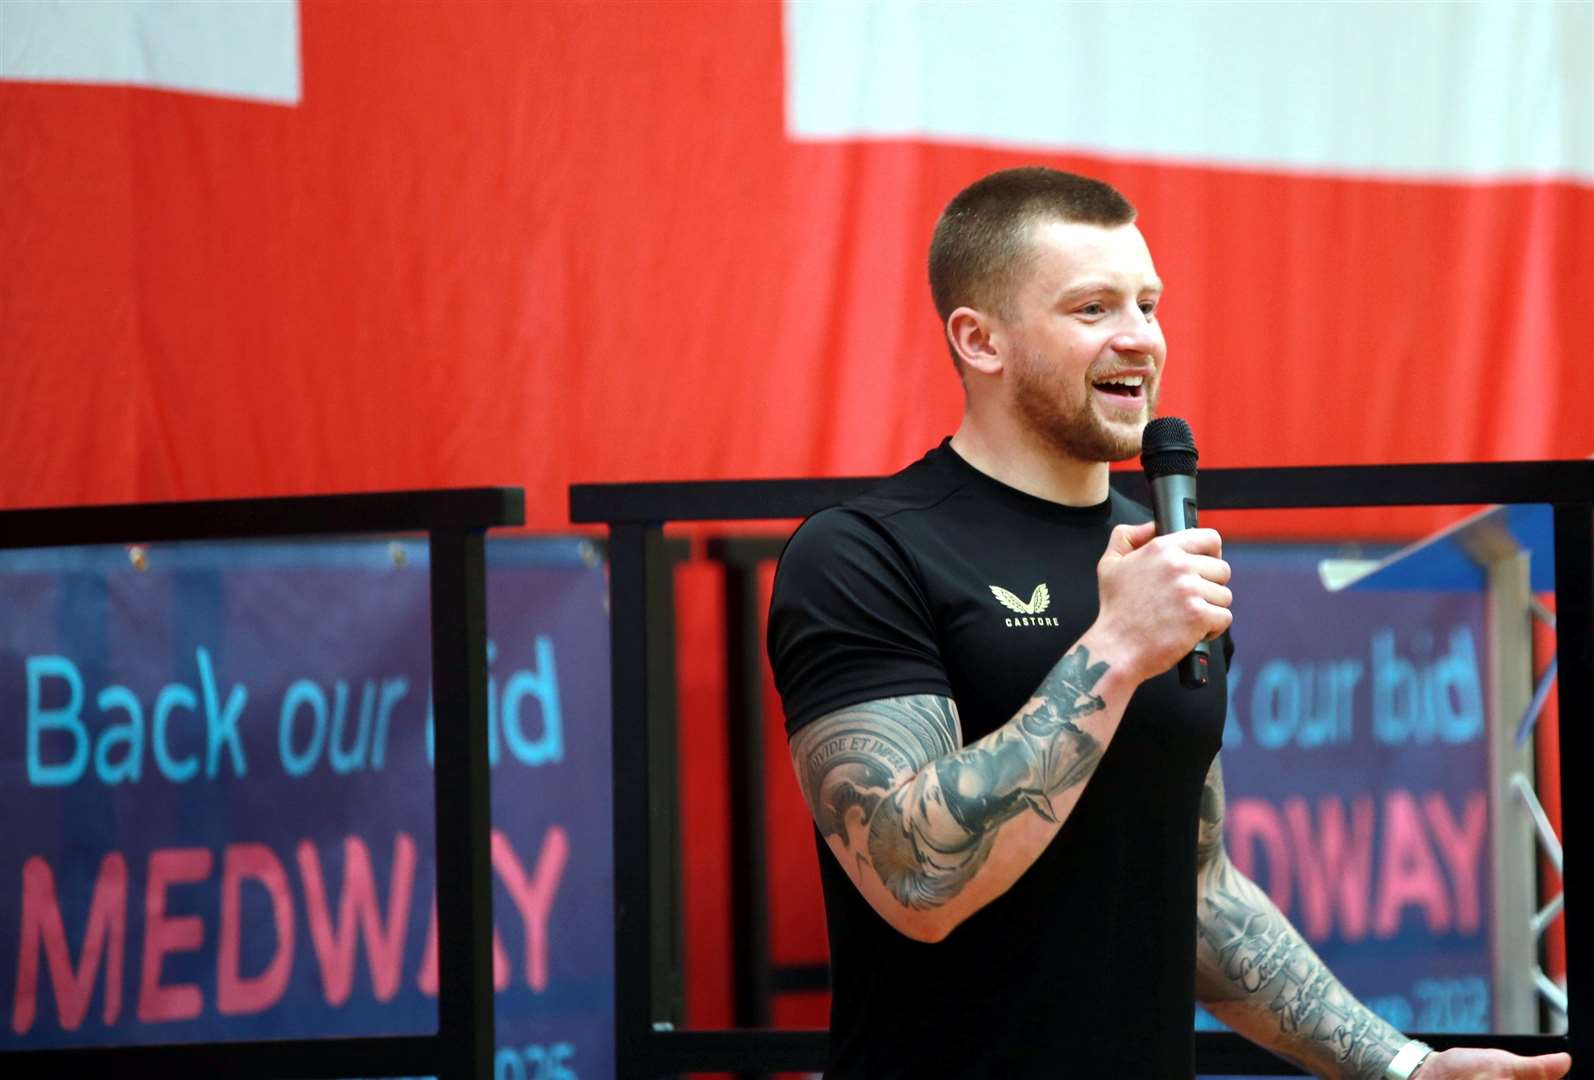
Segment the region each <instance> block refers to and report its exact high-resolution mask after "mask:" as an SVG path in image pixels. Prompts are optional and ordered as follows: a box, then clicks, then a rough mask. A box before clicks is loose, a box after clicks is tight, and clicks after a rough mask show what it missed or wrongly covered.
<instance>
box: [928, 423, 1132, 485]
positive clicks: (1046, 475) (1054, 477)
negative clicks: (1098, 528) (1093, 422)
mask: <svg viewBox="0 0 1594 1080" xmlns="http://www.w3.org/2000/svg"><path fill="white" fill-rule="evenodd" d="M952 449H953V450H956V451H957V454H958V456H959V457H961V458H962V459H963V460H964V461H966V462H968V463H969V464H970V465H972V466H973V467H974V468H976V469H978V470H979V471H980V472H982V473H984V474H985V475H986V476H989V477H990V478H991V479H993V480H999V481H1001V482H1002V483H1004V484H1006V485H1007V486H1008V487H1010V488H1017V489H1018V490H1019V491H1022V492H1024V493H1025V494H1027V495H1034V496H1036V497H1037V498H1041V499H1046V500H1047V501H1048V502H1054V503H1061V504H1063V505H1064V506H1095V505H1096V504H1097V503H1099V502H1101V501H1102V500H1104V499H1105V498H1107V493H1108V484H1107V480H1108V476H1107V463H1106V462H1105V461H1079V460H1076V459H1074V458H1070V457H1066V456H1064V455H1062V454H1060V453H1058V452H1057V451H1056V450H1054V449H1051V448H1050V447H1047V446H1045V445H1044V444H1042V443H1041V442H1040V441H1039V440H1037V439H1035V438H1034V437H1033V436H1032V435H1030V434H1029V433H1027V432H1023V431H1020V430H1017V429H1014V430H1011V431H1007V430H1004V431H993V430H991V428H990V427H989V426H988V425H983V424H980V423H978V422H977V421H976V420H975V419H974V417H972V416H970V415H969V414H968V413H964V414H963V422H962V423H961V424H960V425H958V429H957V434H955V435H953V436H952Z"/></svg>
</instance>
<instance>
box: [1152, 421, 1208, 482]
mask: <svg viewBox="0 0 1594 1080" xmlns="http://www.w3.org/2000/svg"><path fill="white" fill-rule="evenodd" d="M1196 458H1197V454H1196V448H1195V436H1194V435H1192V434H1191V433H1190V425H1189V424H1187V423H1185V422H1184V421H1183V420H1181V419H1179V418H1178V417H1177V416H1163V417H1159V418H1158V419H1156V420H1153V421H1152V422H1151V423H1149V424H1147V425H1146V430H1145V431H1144V433H1142V434H1141V436H1140V467H1141V468H1142V469H1144V470H1145V471H1146V479H1148V480H1155V479H1157V478H1158V477H1159V476H1174V475H1186V476H1194V475H1195V471H1196Z"/></svg>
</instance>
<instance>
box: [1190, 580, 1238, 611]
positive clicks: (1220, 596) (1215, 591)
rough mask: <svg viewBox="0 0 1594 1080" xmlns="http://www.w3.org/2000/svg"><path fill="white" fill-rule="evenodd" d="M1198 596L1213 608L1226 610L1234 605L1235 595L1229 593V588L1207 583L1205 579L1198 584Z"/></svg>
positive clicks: (1211, 582) (1210, 582) (1213, 582)
mask: <svg viewBox="0 0 1594 1080" xmlns="http://www.w3.org/2000/svg"><path fill="white" fill-rule="evenodd" d="M1196 595H1198V596H1199V597H1201V599H1203V600H1205V601H1206V602H1207V603H1209V604H1211V605H1212V606H1213V607H1220V608H1226V607H1229V606H1230V605H1231V604H1233V603H1234V594H1233V593H1232V592H1230V591H1229V589H1228V587H1227V586H1225V585H1219V584H1218V583H1217V582H1215V581H1207V580H1205V579H1204V578H1203V579H1198V581H1197V583H1196Z"/></svg>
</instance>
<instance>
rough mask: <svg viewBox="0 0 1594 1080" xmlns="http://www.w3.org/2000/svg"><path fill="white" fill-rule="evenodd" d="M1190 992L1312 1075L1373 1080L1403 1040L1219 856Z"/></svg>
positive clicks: (1205, 901) (1207, 881) (1205, 886)
mask: <svg viewBox="0 0 1594 1080" xmlns="http://www.w3.org/2000/svg"><path fill="white" fill-rule="evenodd" d="M1203 878H1204V880H1203V882H1202V888H1201V899H1200V912H1199V920H1198V924H1197V931H1198V935H1199V936H1198V940H1197V948H1196V953H1197V958H1196V972H1197V974H1196V980H1197V991H1198V995H1197V996H1198V997H1200V998H1201V1000H1202V1003H1203V1004H1205V1005H1206V1006H1207V1007H1208V1008H1209V1009H1211V1010H1212V1012H1213V1013H1214V1014H1216V1015H1217V1016H1218V1017H1219V1018H1220V1019H1222V1020H1224V1021H1225V1022H1227V1023H1228V1024H1230V1026H1232V1027H1234V1028H1236V1029H1237V1030H1239V1031H1241V1032H1242V1033H1243V1034H1245V1035H1247V1036H1249V1037H1251V1038H1252V1039H1255V1040H1256V1041H1258V1042H1260V1043H1262V1044H1263V1045H1266V1046H1268V1047H1270V1048H1272V1049H1273V1050H1275V1051H1277V1052H1279V1053H1281V1054H1283V1055H1285V1056H1286V1057H1288V1058H1290V1059H1292V1060H1294V1061H1297V1062H1299V1063H1300V1064H1302V1065H1304V1066H1305V1067H1306V1068H1308V1069H1311V1070H1312V1071H1313V1072H1315V1073H1317V1074H1318V1075H1320V1076H1332V1077H1344V1078H1347V1080H1349V1078H1354V1080H1377V1078H1378V1077H1380V1076H1382V1075H1383V1071H1384V1067H1385V1066H1386V1065H1388V1064H1389V1062H1390V1059H1392V1058H1393V1057H1394V1056H1395V1052H1396V1051H1397V1050H1399V1049H1400V1047H1401V1046H1402V1044H1404V1043H1405V1041H1406V1040H1405V1037H1404V1036H1402V1035H1401V1034H1400V1033H1399V1032H1398V1031H1396V1030H1395V1029H1394V1028H1393V1027H1391V1026H1390V1025H1389V1024H1387V1023H1385V1022H1384V1021H1383V1020H1381V1019H1379V1017H1378V1016H1376V1015H1375V1014H1374V1013H1373V1012H1372V1011H1371V1010H1369V1009H1368V1008H1367V1007H1366V1006H1364V1005H1362V1004H1361V1002H1359V1001H1357V1000H1356V999H1355V998H1354V997H1352V996H1351V994H1350V992H1349V991H1348V990H1346V989H1345V988H1344V987H1343V986H1341V985H1340V983H1339V981H1338V980H1337V979H1335V978H1334V976H1333V974H1332V973H1331V972H1330V971H1329V970H1328V968H1327V967H1326V966H1324V964H1323V962H1322V961H1321V960H1319V959H1318V957H1317V954H1316V953H1314V952H1313V951H1312V949H1311V946H1309V945H1307V943H1306V942H1305V940H1304V939H1302V937H1301V936H1300V934H1299V933H1298V932H1297V931H1296V930H1295V928H1294V927H1293V926H1291V925H1290V924H1289V921H1288V920H1286V919H1285V918H1284V916H1283V915H1281V914H1280V913H1279V911H1278V909H1277V908H1276V907H1274V906H1273V902H1272V901H1271V900H1269V899H1268V897H1267V894H1266V893H1264V892H1262V890H1261V889H1259V888H1257V886H1256V885H1255V884H1254V883H1252V882H1251V881H1250V879H1248V878H1246V877H1245V875H1243V874H1241V873H1240V872H1239V871H1238V870H1236V869H1234V867H1233V866H1232V865H1231V864H1230V863H1229V861H1228V859H1227V858H1226V857H1223V856H1221V855H1219V857H1218V858H1217V860H1216V861H1215V862H1214V863H1213V864H1212V865H1211V866H1210V867H1209V868H1208V869H1207V870H1206V871H1204V872H1203Z"/></svg>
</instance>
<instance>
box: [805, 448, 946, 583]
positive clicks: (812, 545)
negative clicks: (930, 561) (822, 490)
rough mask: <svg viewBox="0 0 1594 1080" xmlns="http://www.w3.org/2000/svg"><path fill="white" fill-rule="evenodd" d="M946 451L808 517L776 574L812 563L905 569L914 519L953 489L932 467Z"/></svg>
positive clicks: (830, 566)
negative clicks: (874, 561)
mask: <svg viewBox="0 0 1594 1080" xmlns="http://www.w3.org/2000/svg"><path fill="white" fill-rule="evenodd" d="M947 452H948V451H946V450H945V449H944V448H937V449H936V450H932V451H930V453H928V454H926V455H925V456H924V457H923V458H921V459H920V460H918V461H916V462H914V463H913V464H912V465H909V466H908V467H907V468H905V469H903V470H902V471H901V472H898V473H895V474H894V475H892V476H888V477H886V478H885V479H884V480H882V481H881V482H880V483H879V484H878V485H876V486H875V487H873V488H871V489H869V491H867V492H865V493H864V494H862V495H859V496H856V497H854V498H852V499H849V500H847V501H846V502H844V503H841V504H839V505H837V506H832V507H828V508H826V509H824V510H821V511H819V512H818V513H816V514H814V515H812V516H811V517H809V518H808V519H807V520H805V521H804V522H803V523H802V524H801V525H799V526H798V527H797V530H796V531H795V532H794V533H793V534H792V536H791V539H790V540H788V541H787V542H786V547H785V550H784V551H783V552H782V553H781V557H780V570H779V574H785V575H788V576H789V575H790V574H792V573H794V572H797V571H799V570H801V569H802V568H804V567H810V566H813V565H815V564H819V565H822V566H824V567H826V568H828V569H829V570H831V571H835V572H841V571H845V570H847V569H849V568H852V569H856V568H857V567H858V565H859V560H860V559H862V560H863V561H864V562H868V561H871V560H872V559H881V560H885V561H887V562H891V563H895V564H898V565H901V566H910V565H911V564H912V563H913V561H914V560H913V556H912V554H911V550H910V549H911V548H912V546H913V544H912V539H911V537H912V535H913V533H914V532H915V530H916V528H917V527H918V526H917V521H918V518H919V514H920V513H921V512H924V511H933V510H934V509H935V508H936V507H938V506H941V505H942V504H943V503H945V502H946V501H947V499H948V498H950V497H951V496H952V495H954V494H956V492H957V489H958V486H957V484H956V482H955V479H954V478H952V477H949V476H948V475H947V474H946V471H945V470H944V469H942V468H940V467H938V465H937V462H936V456H937V455H938V454H944V453H947ZM777 580H778V576H777Z"/></svg>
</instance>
